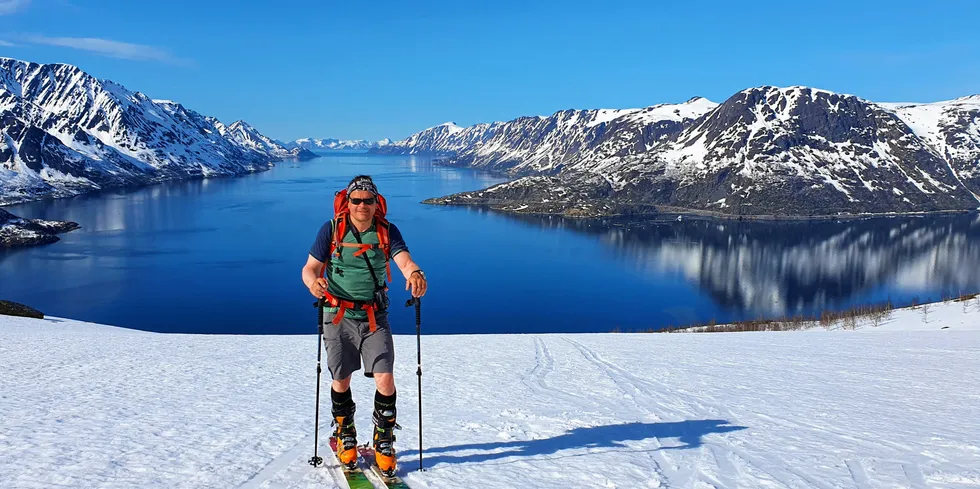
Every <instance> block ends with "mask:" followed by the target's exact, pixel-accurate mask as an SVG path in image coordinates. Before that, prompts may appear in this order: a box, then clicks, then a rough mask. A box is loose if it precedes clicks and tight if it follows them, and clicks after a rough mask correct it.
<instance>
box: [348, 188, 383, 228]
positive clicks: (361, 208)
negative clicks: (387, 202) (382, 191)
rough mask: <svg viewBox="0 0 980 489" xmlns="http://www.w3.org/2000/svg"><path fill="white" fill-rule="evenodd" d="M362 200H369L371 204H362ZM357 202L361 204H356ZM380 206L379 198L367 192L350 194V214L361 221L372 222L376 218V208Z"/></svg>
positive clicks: (361, 191)
mask: <svg viewBox="0 0 980 489" xmlns="http://www.w3.org/2000/svg"><path fill="white" fill-rule="evenodd" d="M361 199H368V200H369V201H370V202H371V203H370V204H368V203H365V202H360V200H361ZM355 202H360V203H358V204H355ZM376 205H378V202H377V198H376V197H375V196H374V194H372V193H371V192H368V191H367V190H355V191H353V192H351V194H350V202H349V203H348V204H347V206H348V208H349V209H350V214H351V215H352V216H354V219H357V220H359V221H367V220H370V219H371V217H372V216H374V208H375V206H376Z"/></svg>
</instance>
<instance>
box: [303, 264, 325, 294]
mask: <svg viewBox="0 0 980 489" xmlns="http://www.w3.org/2000/svg"><path fill="white" fill-rule="evenodd" d="M321 270H323V262H322V261H320V260H317V259H316V258H313V255H307V258H306V265H303V284H304V285H306V288H307V289H310V293H311V294H313V297H316V298H317V299H319V298H321V297H323V293H324V292H325V291H326V289H327V281H326V280H324V279H323V278H320V271H321Z"/></svg>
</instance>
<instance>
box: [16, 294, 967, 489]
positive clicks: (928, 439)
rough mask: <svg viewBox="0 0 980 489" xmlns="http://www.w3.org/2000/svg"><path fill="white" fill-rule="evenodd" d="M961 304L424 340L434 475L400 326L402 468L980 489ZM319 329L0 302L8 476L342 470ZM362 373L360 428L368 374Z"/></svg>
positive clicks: (113, 480)
mask: <svg viewBox="0 0 980 489" xmlns="http://www.w3.org/2000/svg"><path fill="white" fill-rule="evenodd" d="M962 311H963V308H962V307H961V306H960V305H959V304H956V303H951V304H948V305H945V304H937V305H935V306H934V307H933V309H932V311H931V312H930V315H929V322H928V324H927V325H926V324H925V323H921V324H920V323H916V322H915V321H921V320H922V318H921V314H918V313H916V312H914V311H910V313H896V314H895V318H897V319H896V320H895V321H894V324H890V325H888V326H889V327H884V326H883V327H881V328H874V329H872V328H867V329H865V330H859V331H823V330H817V331H806V332H787V333H724V334H722V333H714V334H669V335H656V334H577V335H560V334H550V335H457V336H423V338H422V361H423V369H424V372H425V373H424V375H423V379H422V381H423V392H422V394H423V409H424V411H423V414H424V425H423V428H424V434H423V437H424V440H423V441H424V443H423V444H424V448H425V451H424V453H423V463H424V465H425V468H426V470H425V471H424V472H419V471H418V470H417V469H418V465H419V459H418V446H419V432H418V425H417V422H418V399H419V398H418V392H417V384H416V382H417V380H416V378H415V377H416V376H415V367H416V366H415V362H414V356H415V347H416V345H415V337H414V336H396V338H395V341H396V351H397V352H398V358H401V360H400V361H399V360H396V364H397V366H396V368H397V369H398V370H397V372H396V379H398V386H399V387H398V390H399V397H398V409H399V411H398V412H399V424H401V425H402V426H403V429H402V430H401V431H399V432H397V441H396V446H397V447H398V448H399V454H398V459H399V467H400V475H401V476H402V477H403V478H404V479H405V480H406V482H407V483H408V484H409V485H410V486H411V487H414V488H426V489H429V488H432V489H436V488H449V487H461V486H466V485H471V484H475V483H476V482H475V481H478V482H479V484H478V485H480V486H481V487H491V488H497V487H501V488H503V487H508V488H509V487H596V488H600V487H601V488H634V487H638V488H692V489H693V488H696V489H702V488H704V489H708V488H714V489H734V488H743V487H745V488H818V489H841V488H847V489H879V488H897V487H904V488H910V489H925V488H941V489H959V488H977V487H980V446H978V445H980V443H978V442H977V440H980V422H978V421H977V420H978V419H980V406H978V403H977V402H976V400H977V399H980V387H978V386H977V384H976V381H975V377H971V376H970V375H968V373H969V372H977V371H980V331H977V329H978V328H975V327H974V328H971V327H959V326H956V325H957V324H964V323H971V322H973V324H977V323H980V316H977V313H976V312H971V313H964V312H962ZM973 320H976V321H973ZM956 321H959V322H956ZM943 324H950V325H953V327H954V328H960V329H958V330H948V331H942V330H939V329H938V328H940V327H941V326H942V325H943ZM916 328H919V329H929V330H930V331H921V330H920V331H916V330H915V329H916ZM971 329H972V330H971ZM314 342H315V340H314V339H313V337H311V336H261V337H248V336H220V335H210V336H203V335H202V336H196V335H164V334H154V333H144V332H139V331H132V330H125V329H121V328H114V327H109V326H100V325H92V324H87V323H79V322H74V321H70V320H61V319H57V318H49V319H47V320H43V321H39V320H31V319H23V318H7V317H3V316H0V368H2V370H3V372H4V376H0V412H2V413H3V417H2V418H0V487H2V488H4V489H7V488H8V487H9V488H17V489H20V488H30V489H33V488H41V487H109V488H115V487H182V488H183V487H189V488H197V487H208V488H210V487H221V488H241V489H301V488H324V487H328V488H334V487H336V488H343V487H346V484H345V483H344V482H343V475H342V473H341V471H340V467H339V465H338V464H337V463H336V459H335V458H334V457H333V456H332V454H330V453H329V446H328V445H327V437H328V436H329V432H330V417H329V409H330V403H329V385H330V384H329V379H328V378H327V376H323V378H322V379H321V391H320V423H321V426H320V431H319V442H320V443H319V448H318V451H319V455H320V456H321V457H323V460H324V465H322V466H320V467H317V468H313V467H312V466H311V465H310V464H309V463H308V460H309V458H310V457H311V456H312V455H313V430H312V428H313V426H312V425H313V414H314V413H313V410H314V400H315V399H314V394H315V393H314V389H315V381H316V377H315V375H316V373H315V362H316V352H315V351H313V343H314ZM406 359H407V360H406ZM324 372H326V370H324ZM352 387H353V389H354V398H355V401H356V402H357V406H358V412H357V414H356V423H357V429H358V434H359V437H358V439H359V441H360V442H361V443H363V442H365V441H367V440H369V439H370V433H371V421H370V411H371V402H372V400H373V393H374V390H373V381H371V380H370V379H366V378H364V377H363V376H361V375H359V374H357V375H355V376H354V380H353V383H352ZM52 467H57V468H58V470H51V468H52ZM374 482H375V484H376V485H378V481H377V480H376V479H375V480H374Z"/></svg>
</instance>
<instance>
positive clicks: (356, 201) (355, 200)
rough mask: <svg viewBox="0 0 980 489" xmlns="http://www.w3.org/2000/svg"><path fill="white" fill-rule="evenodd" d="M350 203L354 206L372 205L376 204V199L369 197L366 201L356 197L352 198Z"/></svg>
mask: <svg viewBox="0 0 980 489" xmlns="http://www.w3.org/2000/svg"><path fill="white" fill-rule="evenodd" d="M350 203H351V204H354V205H360V204H367V205H372V204H374V197H368V198H366V199H358V198H355V197H351V199H350Z"/></svg>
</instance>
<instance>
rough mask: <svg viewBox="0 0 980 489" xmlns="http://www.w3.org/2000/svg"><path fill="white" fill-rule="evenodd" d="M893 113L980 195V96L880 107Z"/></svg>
mask: <svg viewBox="0 0 980 489" xmlns="http://www.w3.org/2000/svg"><path fill="white" fill-rule="evenodd" d="M880 105H882V106H883V107H885V108H887V109H890V110H892V111H893V112H894V113H895V114H896V115H898V117H899V118H900V119H902V121H903V122H905V124H907V125H908V126H909V127H910V128H912V130H913V131H915V133H916V135H918V136H919V137H920V138H922V139H923V140H924V141H925V142H926V143H927V144H929V145H930V146H931V147H932V149H934V150H935V151H936V152H937V153H938V154H939V155H940V156H942V157H943V158H945V159H946V161H948V162H949V164H950V166H952V168H953V170H954V171H955V173H956V175H957V177H958V178H959V179H960V181H961V182H962V183H963V184H964V185H965V186H966V187H967V188H969V189H970V190H971V191H972V192H973V193H974V194H980V95H971V96H969V97H962V98H958V99H955V100H949V101H945V102H935V103H930V104H880Z"/></svg>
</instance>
